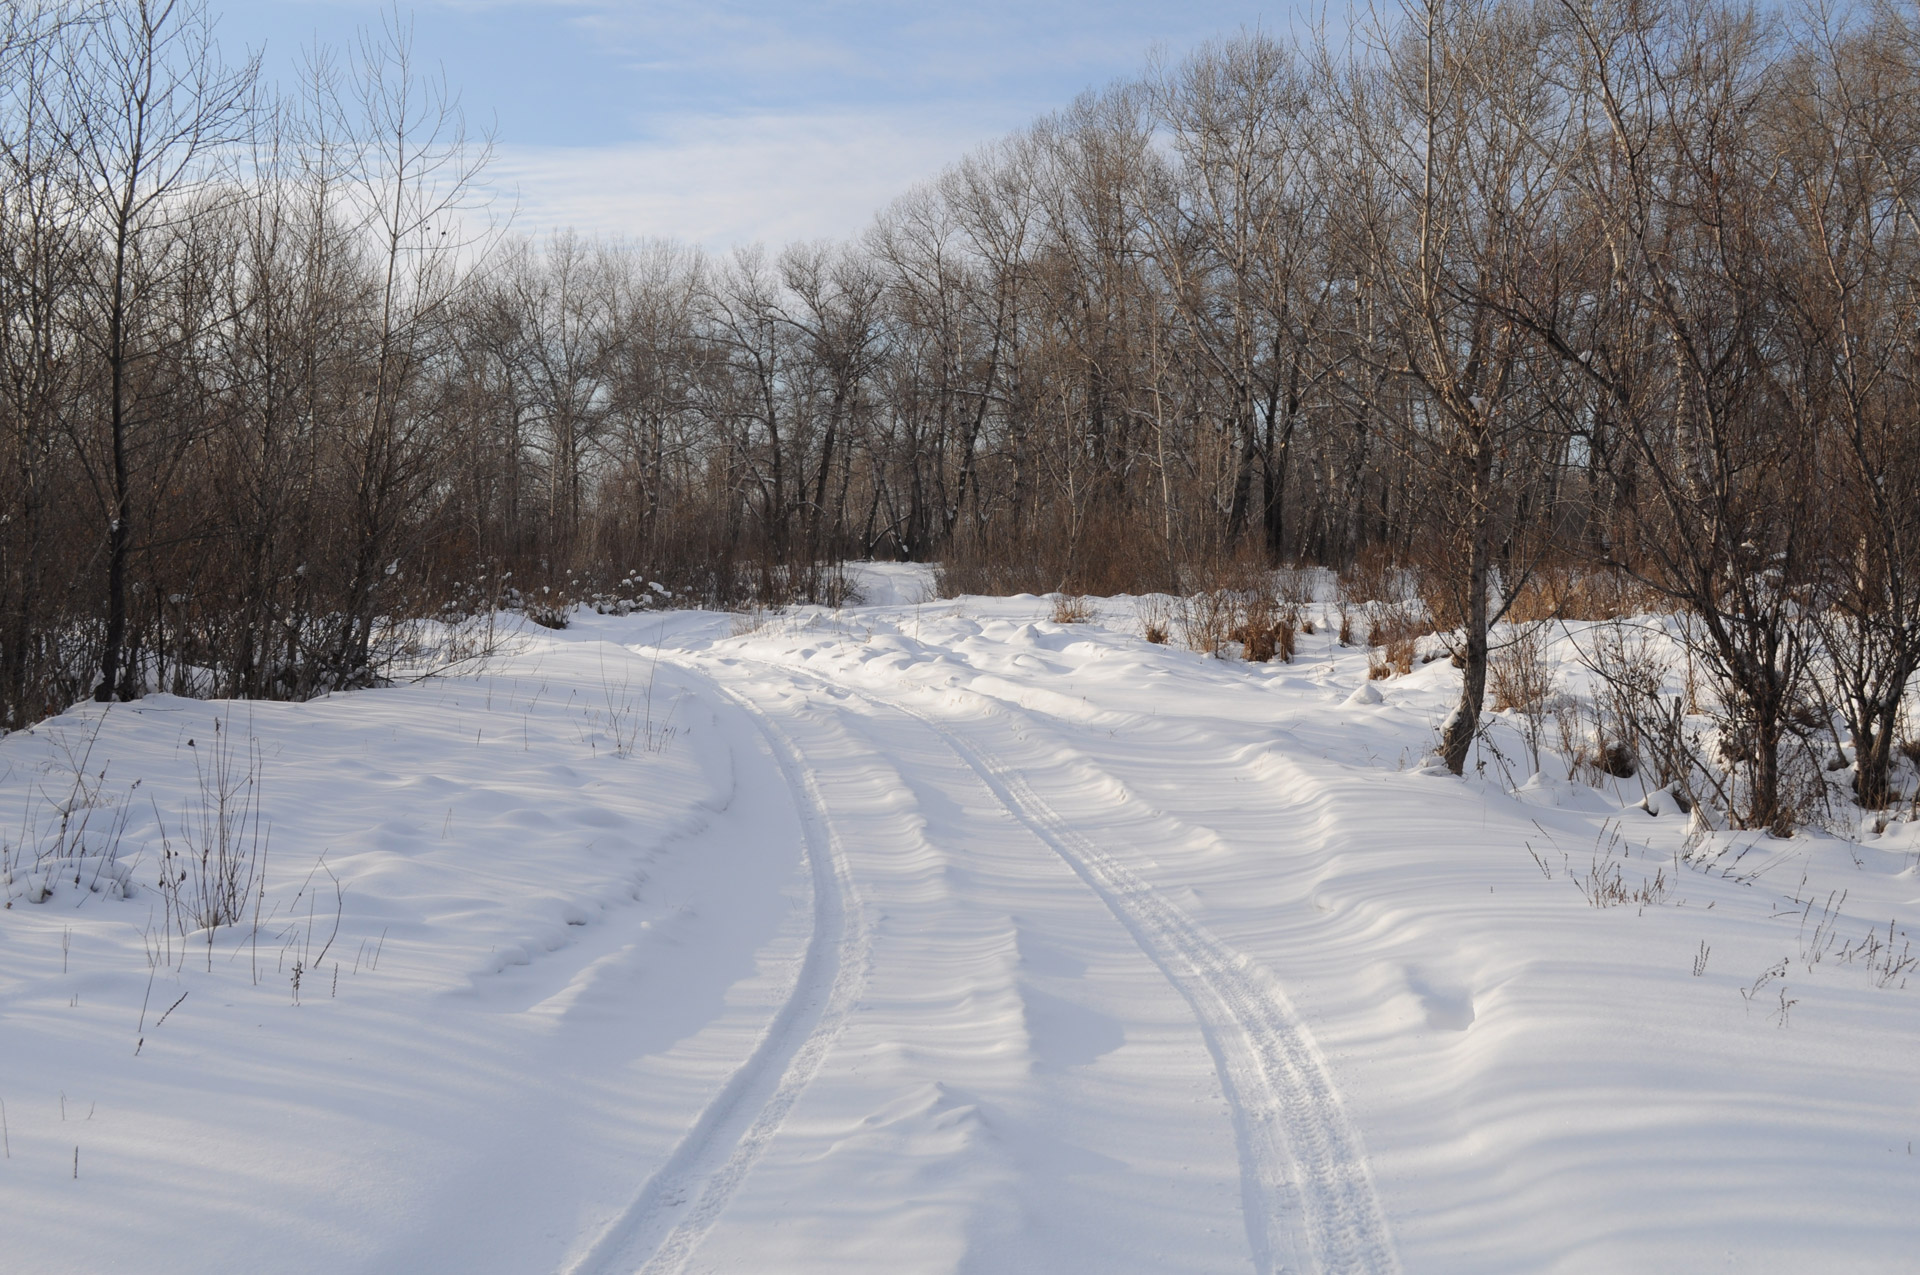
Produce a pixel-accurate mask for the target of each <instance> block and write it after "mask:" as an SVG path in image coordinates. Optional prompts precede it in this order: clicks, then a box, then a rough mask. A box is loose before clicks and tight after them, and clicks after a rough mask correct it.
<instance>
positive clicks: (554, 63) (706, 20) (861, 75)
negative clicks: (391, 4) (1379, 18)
mask: <svg viewBox="0 0 1920 1275" xmlns="http://www.w3.org/2000/svg"><path fill="white" fill-rule="evenodd" d="M214 4H215V7H216V8H217V9H219V11H220V12H221V13H222V18H221V23H220V34H221V40H222V43H223V45H225V46H226V48H227V49H228V50H229V52H230V53H237V52H238V50H239V48H240V47H241V46H246V47H251V48H256V49H258V48H261V47H262V46H264V48H265V51H266V70H267V73H268V75H269V76H272V77H278V78H281V79H282V80H288V79H290V77H291V76H292V74H293V68H294V67H295V65H296V63H297V57H298V53H299V50H300V48H301V47H302V46H303V45H305V44H306V43H308V42H310V41H311V40H312V39H314V38H315V37H316V36H317V37H318V38H319V39H320V40H321V41H322V42H324V43H327V44H332V45H336V46H346V45H348V44H349V43H350V42H351V41H352V39H353V36H354V32H355V30H356V29H357V28H360V27H365V26H369V25H377V24H378V23H379V21H380V17H381V14H382V12H383V9H384V8H385V6H384V5H382V4H380V3H375V2H373V0H226V2H225V3H224V4H222V3H221V0H214ZM402 12H403V14H408V13H410V14H411V16H412V19H413V22H414V47H415V52H416V54H417V55H418V56H419V57H420V58H421V60H422V61H423V62H426V63H428V64H432V63H436V62H437V63H439V64H441V65H442V66H444V67H445V69H446V73H447V76H448V79H449V80H450V81H451V82H452V83H453V84H454V85H455V86H456V87H457V88H458V89H459V90H460V91H461V94H462V101H463V104H464V105H465V107H466V110H467V113H468V117H469V120H470V121H471V122H472V123H474V124H477V125H482V126H484V125H486V124H488V123H491V124H492V125H493V127H494V129H495V132H496V137H497V143H498V159H497V162H496V164H495V165H494V168H493V170H492V177H491V180H492V181H493V183H494V184H495V185H496V186H497V187H498V188H499V189H500V191H501V192H502V195H503V197H504V202H507V203H514V204H517V208H518V211H517V213H516V215H515V224H516V225H517V226H518V227H519V228H521V229H523V230H532V231H538V230H543V229H545V228H547V227H549V226H553V225H573V226H577V227H580V228H582V229H586V230H594V231H603V232H613V233H622V234H627V235H633V236H641V235H664V236H670V237H673V238H677V239H681V240H686V241H689V242H695V243H702V244H705V245H707V246H709V247H713V248H726V247H729V246H731V245H733V244H736V243H741V242H751V241H754V240H760V241H765V242H768V243H774V244H777V243H781V242H785V241H787V240H790V239H797V238H813V237H817V236H843V235H848V234H852V233H855V232H857V231H858V230H859V229H860V228H861V227H862V226H864V225H865V224H866V222H867V221H868V219H869V218H870V217H871V216H872V214H873V212H874V211H875V209H877V208H878V207H880V206H881V205H883V204H884V203H885V202H886V201H887V200H888V199H890V198H891V197H892V196H894V195H896V194H898V193H900V192H902V191H904V190H905V189H906V188H907V187H908V186H910V185H911V184H912V183H913V182H915V181H917V180H921V179H923V178H926V177H930V176H932V175H934V174H936V173H938V172H939V171H940V169H941V168H943V167H944V166H945V165H947V164H948V163H950V162H952V161H953V160H955V159H958V158H959V157H960V156H961V155H962V154H964V153H965V152H966V150H967V149H968V148H970V147H972V146H975V145H977V144H979V143H981V142H984V141H987V140H989V139H991V138H994V137H997V136H999V135H1001V134H1003V133H1006V132H1008V131H1010V130H1012V129H1016V128H1018V127H1020V126H1021V125H1023V124H1025V123H1027V122H1028V121H1030V120H1032V119H1033V118H1034V117H1035V116H1037V115H1040V114H1042V113H1044V112H1046V111H1048V110H1051V109H1053V108H1055V107H1058V106H1062V105H1065V104H1066V103H1067V102H1069V101H1070V100H1072V98H1073V96H1074V95H1075V94H1076V93H1078V92H1079V91H1080V90H1082V89H1084V88H1088V87H1091V86H1096V85H1100V84H1105V83H1107V82H1109V81H1111V80H1113V79H1116V78H1118V77H1122V76H1128V75H1132V74H1134V73H1135V72H1137V71H1138V70H1139V69H1140V68H1141V66H1142V65H1144V63H1145V60H1146V57H1147V54H1148V52H1149V50H1150V49H1152V48H1154V47H1155V46H1160V47H1163V48H1165V49H1167V50H1168V51H1170V52H1172V53H1174V54H1179V53H1182V52H1184V51H1186V50H1187V49H1190V48H1192V47H1193V46H1194V45H1196V44H1198V43H1200V42H1201V41H1203V40H1205V39H1207V38H1209V37H1211V36H1215V35H1221V34H1227V33H1231V32H1233V31H1236V30H1239V29H1241V28H1243V27H1254V26H1261V27H1264V28H1265V29H1266V30H1268V31H1271V32H1275V33H1284V32H1285V31H1287V30H1289V29H1290V24H1291V21H1292V19H1291V16H1290V15H1291V13H1292V12H1293V6H1292V5H1291V4H1289V3H1287V0H1278V2H1277V3H1267V4H1261V3H1242V2H1240V0H1208V2H1206V3H1196V4H1184V5H1183V4H1178V3H1167V2H1165V0H1162V2H1160V3H1152V2H1148V0H1113V2H1111V3H1106V4H1098V3H1089V2H1085V0H1029V2H1027V3H1019V2H1017V0H962V2H959V3H952V4H942V5H917V4H901V3H876V2H874V0H866V2H861V0H841V2H837V3H836V2H833V0H815V2H811V3H787V4H775V3H767V2H765V0H713V2H710V3H693V2H690V0H427V2H425V3H418V4H415V5H412V6H406V5H403V6H402Z"/></svg>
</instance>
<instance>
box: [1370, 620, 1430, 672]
mask: <svg viewBox="0 0 1920 1275" xmlns="http://www.w3.org/2000/svg"><path fill="white" fill-rule="evenodd" d="M1428 631H1429V630H1428V627H1427V625H1426V623H1425V620H1424V617H1422V616H1421V615H1420V613H1419V604H1418V603H1404V602H1394V603H1373V604H1371V605H1370V606H1369V607H1368V619H1367V645H1368V646H1371V647H1375V648H1378V649H1377V650H1376V651H1375V652H1374V653H1372V654H1369V655H1368V656H1367V676H1368V677H1370V678H1383V677H1392V676H1395V675H1400V676H1405V675H1406V674H1408V673H1411V672H1413V662H1414V658H1415V656H1416V655H1417V654H1418V650H1419V640H1420V638H1421V637H1422V636H1423V635H1424V634H1426V633H1427V632H1428Z"/></svg>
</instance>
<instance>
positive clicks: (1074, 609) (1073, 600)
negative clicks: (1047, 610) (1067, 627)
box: [1049, 593, 1094, 624]
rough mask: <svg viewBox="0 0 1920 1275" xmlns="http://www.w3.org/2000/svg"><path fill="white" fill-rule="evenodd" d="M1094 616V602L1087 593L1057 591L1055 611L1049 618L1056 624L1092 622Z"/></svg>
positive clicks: (1054, 597) (1054, 602)
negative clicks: (1088, 597)
mask: <svg viewBox="0 0 1920 1275" xmlns="http://www.w3.org/2000/svg"><path fill="white" fill-rule="evenodd" d="M1093 616H1094V611H1093V603H1092V602H1090V601H1089V600H1088V599H1087V596H1086V595H1085V594H1083V593H1056V594H1054V595H1053V613H1052V615H1051V616H1050V617H1049V618H1050V619H1052V621H1053V622H1054V623H1055V624H1091V623H1092V622H1093Z"/></svg>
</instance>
